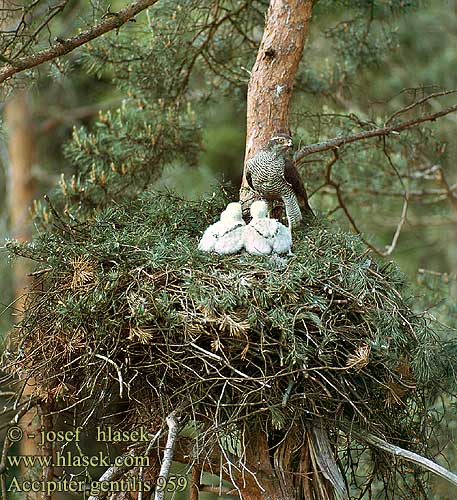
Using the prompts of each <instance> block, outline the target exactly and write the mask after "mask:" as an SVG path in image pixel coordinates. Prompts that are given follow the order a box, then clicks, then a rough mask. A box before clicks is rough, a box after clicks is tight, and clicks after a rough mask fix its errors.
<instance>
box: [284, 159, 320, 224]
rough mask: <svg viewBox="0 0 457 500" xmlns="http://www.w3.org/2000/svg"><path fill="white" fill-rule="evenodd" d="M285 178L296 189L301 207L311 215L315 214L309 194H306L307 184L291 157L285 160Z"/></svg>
mask: <svg viewBox="0 0 457 500" xmlns="http://www.w3.org/2000/svg"><path fill="white" fill-rule="evenodd" d="M284 162H285V163H284V178H285V179H286V181H287V183H288V184H290V186H291V187H292V189H293V190H294V193H295V195H296V196H297V199H298V204H299V205H300V207H301V208H302V209H303V210H304V211H305V212H308V213H309V214H311V215H314V213H313V211H312V210H311V207H310V206H309V203H308V195H307V194H306V190H305V185H304V184H303V180H302V178H301V175H300V173H299V171H298V170H297V167H296V166H295V163H294V162H293V160H291V159H290V158H285V160H284Z"/></svg>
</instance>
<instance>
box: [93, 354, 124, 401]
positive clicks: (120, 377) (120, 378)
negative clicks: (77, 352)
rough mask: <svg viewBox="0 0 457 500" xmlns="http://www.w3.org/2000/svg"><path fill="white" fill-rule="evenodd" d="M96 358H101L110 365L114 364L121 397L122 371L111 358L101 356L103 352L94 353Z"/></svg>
mask: <svg viewBox="0 0 457 500" xmlns="http://www.w3.org/2000/svg"><path fill="white" fill-rule="evenodd" d="M95 357H96V358H99V359H103V360H104V361H106V362H107V363H110V364H111V365H113V366H114V368H115V369H116V372H117V378H118V380H119V397H120V398H121V399H122V396H123V394H124V379H123V378H122V372H121V369H120V368H119V366H117V364H116V363H115V362H114V361H113V360H112V359H109V358H107V357H106V356H103V354H95Z"/></svg>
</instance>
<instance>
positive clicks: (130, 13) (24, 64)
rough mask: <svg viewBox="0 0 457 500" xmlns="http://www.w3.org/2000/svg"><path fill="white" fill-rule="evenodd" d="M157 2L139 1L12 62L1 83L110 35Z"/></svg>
mask: <svg viewBox="0 0 457 500" xmlns="http://www.w3.org/2000/svg"><path fill="white" fill-rule="evenodd" d="M157 1H158V0H137V1H136V2H133V3H132V4H131V5H129V6H128V7H125V8H124V9H121V10H120V11H119V12H110V13H108V14H106V15H105V16H104V19H103V20H102V21H101V22H100V23H98V24H97V25H95V26H92V27H91V28H89V29H87V30H84V31H81V33H79V34H78V35H75V36H73V37H71V38H65V39H60V40H59V41H58V43H56V44H54V45H51V46H50V47H48V48H46V49H43V50H40V51H38V52H35V53H34V54H30V55H28V56H24V57H20V58H17V59H15V60H12V61H10V62H9V63H8V64H5V65H4V66H2V67H0V83H2V82H4V81H5V80H7V79H8V78H11V77H12V76H13V75H15V74H16V73H19V72H21V71H24V70H26V69H30V68H33V67H35V66H38V65H40V64H43V63H44V62H46V61H51V60H52V59H56V58H57V57H60V56H63V55H65V54H68V53H69V52H71V51H72V50H74V49H76V48H77V47H80V46H81V45H84V44H86V43H88V42H90V41H91V40H94V39H95V38H98V37H99V36H101V35H104V34H105V33H108V32H109V31H112V30H115V29H118V28H120V27H121V26H122V25H123V24H125V23H126V22H127V21H130V20H131V19H132V18H133V17H135V16H136V15H137V14H139V13H140V12H141V11H143V10H145V9H147V8H148V7H150V6H151V5H153V4H155V3H156V2H157Z"/></svg>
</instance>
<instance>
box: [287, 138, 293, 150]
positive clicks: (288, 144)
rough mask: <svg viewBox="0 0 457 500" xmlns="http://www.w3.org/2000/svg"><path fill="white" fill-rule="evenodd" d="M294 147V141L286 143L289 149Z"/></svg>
mask: <svg viewBox="0 0 457 500" xmlns="http://www.w3.org/2000/svg"><path fill="white" fill-rule="evenodd" d="M293 145H294V143H293V141H292V139H289V140H288V141H287V142H286V146H287V147H288V148H291V147H292V146H293Z"/></svg>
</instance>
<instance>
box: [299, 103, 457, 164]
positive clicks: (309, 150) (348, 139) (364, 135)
mask: <svg viewBox="0 0 457 500" xmlns="http://www.w3.org/2000/svg"><path fill="white" fill-rule="evenodd" d="M456 111H457V104H456V105H454V106H450V107H448V108H445V109H442V110H441V111H437V112H436V113H430V114H428V115H423V116H419V117H418V118H413V119H412V120H408V121H404V122H399V123H397V124H396V125H391V126H384V127H380V128H376V129H373V130H367V131H365V132H360V133H358V134H354V135H347V136H342V137H334V138H333V139H328V140H327V141H323V142H317V143H315V144H311V145H309V146H305V147H304V148H301V149H299V150H298V151H297V152H296V153H295V155H294V160H295V162H296V164H300V163H302V162H303V160H304V158H305V157H306V156H308V155H311V154H314V153H322V152H324V151H330V150H332V149H333V150H334V149H335V148H339V147H341V146H344V145H345V144H350V143H352V142H357V141H364V140H366V139H371V138H373V137H382V136H386V135H389V134H392V133H399V132H401V131H402V130H407V129H409V128H413V127H415V126H417V125H419V124H420V123H424V122H430V121H434V120H436V119H437V118H440V117H442V116H445V115H448V114H450V113H455V112H456Z"/></svg>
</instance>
